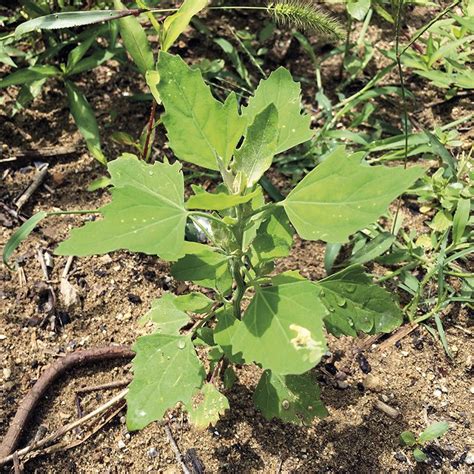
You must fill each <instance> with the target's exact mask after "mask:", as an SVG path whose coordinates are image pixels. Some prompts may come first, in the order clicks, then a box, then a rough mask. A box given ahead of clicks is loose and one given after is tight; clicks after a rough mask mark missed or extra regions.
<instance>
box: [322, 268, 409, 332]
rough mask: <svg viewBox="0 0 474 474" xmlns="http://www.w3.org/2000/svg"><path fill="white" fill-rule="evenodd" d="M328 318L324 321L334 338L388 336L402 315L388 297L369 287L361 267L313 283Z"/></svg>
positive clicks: (377, 289)
mask: <svg viewBox="0 0 474 474" xmlns="http://www.w3.org/2000/svg"><path fill="white" fill-rule="evenodd" d="M316 286H317V287H318V288H319V289H320V293H319V298H320V300H321V301H322V303H323V304H324V306H326V308H327V310H328V311H329V314H327V315H326V317H325V318H324V324H325V325H326V328H327V329H328V331H330V332H331V333H332V334H334V335H335V336H338V337H339V336H341V335H347V336H354V337H356V336H357V331H362V332H365V333H367V334H374V333H379V332H383V333H388V332H391V331H393V330H394V329H395V328H397V327H398V326H400V324H401V323H402V322H403V314H402V312H401V310H400V308H399V307H398V305H397V304H396V303H395V302H394V301H393V299H392V296H391V294H390V293H389V292H388V291H386V290H384V289H383V288H381V287H379V286H377V285H374V284H372V282H371V280H370V278H369V277H368V276H367V275H366V274H365V273H364V270H363V268H362V267H360V266H352V267H348V268H346V269H344V270H342V271H341V272H339V273H334V274H333V275H331V276H329V277H327V278H325V279H324V280H321V281H319V282H317V283H316Z"/></svg>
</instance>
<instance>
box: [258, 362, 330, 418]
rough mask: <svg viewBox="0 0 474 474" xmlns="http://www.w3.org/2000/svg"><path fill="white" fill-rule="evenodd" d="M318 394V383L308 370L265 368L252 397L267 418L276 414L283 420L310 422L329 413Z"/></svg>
mask: <svg viewBox="0 0 474 474" xmlns="http://www.w3.org/2000/svg"><path fill="white" fill-rule="evenodd" d="M319 394H320V390H319V386H318V384H317V383H316V382H315V381H314V380H313V375H312V374H310V373H305V374H302V375H277V374H274V373H273V372H272V371H270V370H265V372H263V374H262V377H261V378H260V381H259V382H258V385H257V388H256V389H255V393H254V396H253V399H254V402H255V406H256V407H257V408H258V409H259V410H260V411H261V412H262V414H263V416H264V417H265V418H266V419H267V420H272V419H273V418H279V419H280V420H282V421H284V422H285V423H295V424H304V425H309V424H311V422H312V421H313V420H314V418H316V417H318V418H324V417H326V416H327V415H328V412H327V410H326V408H325V407H324V405H323V403H322V402H321V400H320V398H319Z"/></svg>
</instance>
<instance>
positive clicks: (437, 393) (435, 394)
mask: <svg viewBox="0 0 474 474" xmlns="http://www.w3.org/2000/svg"><path fill="white" fill-rule="evenodd" d="M442 394H443V392H442V391H441V390H440V389H439V388H437V389H436V390H435V391H434V392H433V396H435V397H436V398H441V395H442Z"/></svg>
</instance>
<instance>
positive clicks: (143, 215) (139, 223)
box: [56, 156, 187, 260]
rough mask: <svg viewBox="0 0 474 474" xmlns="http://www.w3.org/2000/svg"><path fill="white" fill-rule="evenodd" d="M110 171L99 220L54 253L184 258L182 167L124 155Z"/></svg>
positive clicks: (112, 163) (111, 165) (80, 230)
mask: <svg viewBox="0 0 474 474" xmlns="http://www.w3.org/2000/svg"><path fill="white" fill-rule="evenodd" d="M108 168H109V172H110V174H111V177H112V184H113V186H114V187H113V188H112V191H111V192H112V202H111V203H110V204H108V205H106V206H104V207H103V208H101V209H99V210H98V212H99V213H101V214H102V215H103V219H102V220H98V221H95V222H90V223H88V224H86V225H85V226H84V227H82V228H80V229H75V230H73V231H72V232H71V237H70V238H69V239H68V240H66V241H65V242H62V243H61V244H60V245H59V246H58V248H57V249H56V253H57V254H59V255H77V256H84V255H93V254H102V253H107V252H111V251H113V250H119V249H127V250H130V251H132V252H143V253H146V254H150V255H159V256H160V257H161V258H163V259H165V260H176V259H177V258H179V257H180V256H181V255H183V247H184V229H185V224H186V217H187V212H186V210H185V209H184V181H183V174H182V172H181V165H180V164H179V163H175V164H173V165H170V164H168V163H155V164H153V165H149V164H146V163H144V162H142V161H138V160H136V159H135V158H132V157H131V156H122V157H120V158H118V159H117V160H114V161H112V162H110V163H109V165H108ZM98 236H100V238H98Z"/></svg>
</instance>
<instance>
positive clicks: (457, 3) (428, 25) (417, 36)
mask: <svg viewBox="0 0 474 474" xmlns="http://www.w3.org/2000/svg"><path fill="white" fill-rule="evenodd" d="M460 3H461V0H455V1H454V2H453V3H451V4H450V5H448V6H447V7H446V8H445V9H444V10H443V11H442V12H440V13H438V14H437V15H436V16H435V17H434V18H433V19H432V20H431V21H430V22H429V23H427V24H426V25H425V26H423V28H421V30H420V31H418V33H416V34H415V36H413V38H412V39H411V40H410V41H409V42H408V44H407V45H406V46H405V47H404V48H403V49H402V52H401V53H400V56H402V55H403V54H404V53H405V52H406V50H407V49H408V48H409V47H410V46H411V45H412V44H413V43H414V42H415V41H416V40H417V39H418V38H419V37H420V36H421V35H422V34H423V33H424V32H425V31H426V30H428V29H430V28H431V27H432V26H433V25H434V24H435V23H436V22H437V21H438V20H440V19H441V18H443V16H444V15H446V13H449V12H450V11H451V10H452V9H453V8H454V7H455V6H456V5H459V4H460Z"/></svg>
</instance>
